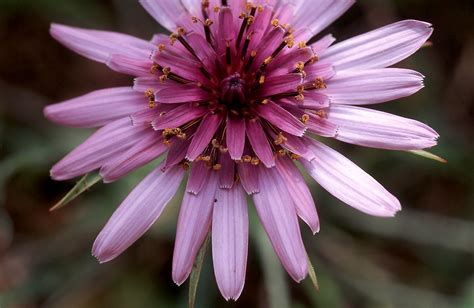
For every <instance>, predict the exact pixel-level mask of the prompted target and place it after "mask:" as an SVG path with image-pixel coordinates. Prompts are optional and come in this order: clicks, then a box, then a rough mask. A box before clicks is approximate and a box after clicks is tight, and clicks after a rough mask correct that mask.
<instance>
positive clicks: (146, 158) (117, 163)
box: [100, 132, 168, 183]
mask: <svg viewBox="0 0 474 308" xmlns="http://www.w3.org/2000/svg"><path fill="white" fill-rule="evenodd" d="M166 150H168V147H167V146H166V145H165V144H164V143H163V137H162V136H161V134H159V133H156V132H155V133H151V134H149V133H148V137H147V138H143V139H142V140H137V142H136V144H134V145H133V146H132V147H131V148H130V149H129V150H128V151H125V152H123V153H121V154H119V155H118V156H117V157H116V158H115V159H114V160H111V161H108V162H107V163H106V164H105V165H104V166H102V168H101V169H100V175H101V176H102V178H103V179H104V182H105V183H110V182H113V181H116V180H118V179H120V178H121V177H123V176H125V175H127V174H129V173H130V172H132V171H134V170H136V169H138V168H140V167H142V166H144V165H146V164H148V163H149V162H151V161H152V160H154V159H156V158H158V157H159V156H160V155H161V154H163V153H164V152H165V151H166Z"/></svg>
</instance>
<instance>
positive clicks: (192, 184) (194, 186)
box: [186, 161, 210, 195]
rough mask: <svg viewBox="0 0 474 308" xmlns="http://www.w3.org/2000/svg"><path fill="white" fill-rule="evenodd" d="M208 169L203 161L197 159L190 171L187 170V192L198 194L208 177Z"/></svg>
mask: <svg viewBox="0 0 474 308" xmlns="http://www.w3.org/2000/svg"><path fill="white" fill-rule="evenodd" d="M209 173H210V169H209V168H208V167H207V166H206V164H205V163H204V162H203V161H197V162H195V163H194V164H193V166H192V169H191V172H189V179H188V184H187V185H186V191H187V192H188V193H191V194H194V195H198V194H199V193H200V192H201V190H202V189H203V187H204V184H205V183H206V181H207V179H208V178H209Z"/></svg>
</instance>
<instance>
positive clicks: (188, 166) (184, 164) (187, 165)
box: [181, 161, 191, 171]
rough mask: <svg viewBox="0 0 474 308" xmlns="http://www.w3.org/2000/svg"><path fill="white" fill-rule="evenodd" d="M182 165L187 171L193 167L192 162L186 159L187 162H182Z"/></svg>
mask: <svg viewBox="0 0 474 308" xmlns="http://www.w3.org/2000/svg"><path fill="white" fill-rule="evenodd" d="M181 166H182V167H183V169H184V170H186V171H187V170H189V169H190V168H191V163H189V162H187V161H185V162H183V163H182V165H181Z"/></svg>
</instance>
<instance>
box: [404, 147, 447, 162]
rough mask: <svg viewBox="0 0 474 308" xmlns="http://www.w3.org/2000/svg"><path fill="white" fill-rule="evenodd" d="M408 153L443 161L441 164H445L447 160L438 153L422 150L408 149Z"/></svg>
mask: <svg viewBox="0 0 474 308" xmlns="http://www.w3.org/2000/svg"><path fill="white" fill-rule="evenodd" d="M408 152H409V153H412V154H415V155H418V156H421V157H424V158H428V159H432V160H435V161H437V162H440V163H443V164H447V163H448V161H447V160H446V159H444V158H442V157H440V156H438V155H435V154H433V153H430V152H427V151H423V150H412V151H408Z"/></svg>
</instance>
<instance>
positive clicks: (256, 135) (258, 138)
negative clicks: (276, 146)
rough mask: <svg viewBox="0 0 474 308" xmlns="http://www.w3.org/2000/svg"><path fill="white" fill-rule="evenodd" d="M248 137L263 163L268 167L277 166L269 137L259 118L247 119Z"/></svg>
mask: <svg viewBox="0 0 474 308" xmlns="http://www.w3.org/2000/svg"><path fill="white" fill-rule="evenodd" d="M246 128H247V137H248V138H249V141H250V144H251V145H252V148H253V151H254V152H255V154H256V155H257V157H258V158H259V159H260V160H261V161H262V163H263V164H264V165H265V166H267V167H268V168H270V167H273V166H275V158H274V155H273V151H272V148H271V147H270V144H269V143H268V138H267V136H266V135H265V132H264V131H263V128H262V125H261V124H260V121H259V120H256V119H252V120H247V122H246Z"/></svg>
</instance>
